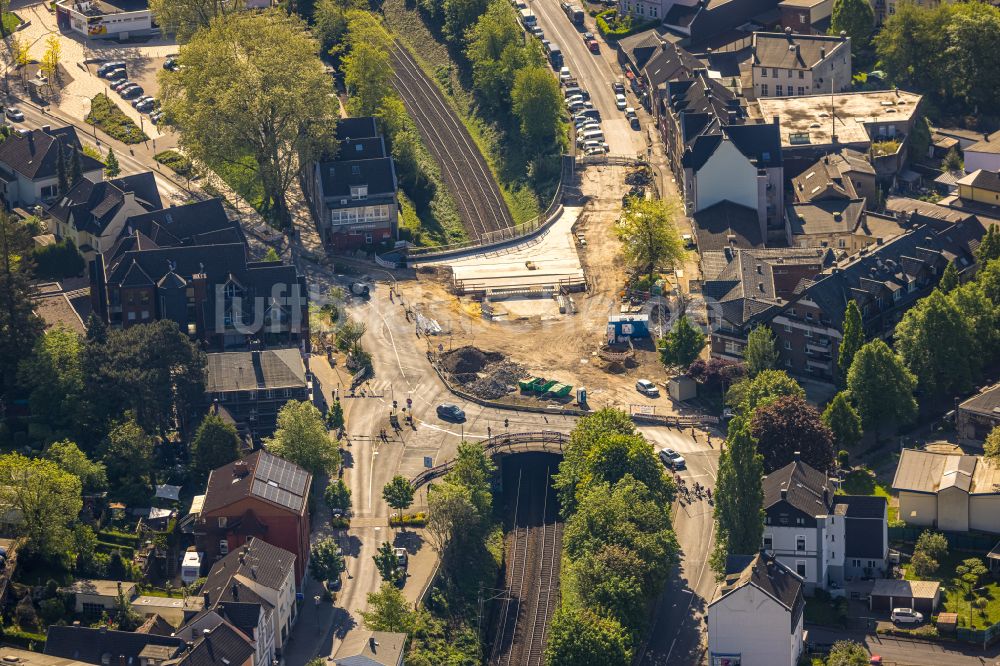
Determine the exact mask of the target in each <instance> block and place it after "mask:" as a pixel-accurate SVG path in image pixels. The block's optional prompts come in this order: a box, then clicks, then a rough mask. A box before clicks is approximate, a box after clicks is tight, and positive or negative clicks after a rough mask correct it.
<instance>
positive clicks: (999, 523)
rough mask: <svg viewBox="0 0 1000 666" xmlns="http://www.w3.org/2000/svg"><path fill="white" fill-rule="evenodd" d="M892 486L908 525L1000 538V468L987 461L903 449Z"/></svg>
mask: <svg viewBox="0 0 1000 666" xmlns="http://www.w3.org/2000/svg"><path fill="white" fill-rule="evenodd" d="M892 487H893V489H894V490H895V491H897V492H898V493H899V518H900V520H903V521H905V522H906V524H907V525H914V526H919V527H935V528H937V529H939V530H942V531H945V532H968V531H969V530H974V531H979V532H990V533H992V534H1000V466H998V465H996V464H995V463H993V462H991V461H990V460H988V459H986V458H982V457H979V456H970V455H959V454H945V453H933V452H931V451H919V450H916V449H904V450H903V452H902V454H901V455H900V457H899V463H898V464H897V466H896V476H895V477H894V478H893V480H892Z"/></svg>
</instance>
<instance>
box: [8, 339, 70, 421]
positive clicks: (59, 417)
mask: <svg viewBox="0 0 1000 666" xmlns="http://www.w3.org/2000/svg"><path fill="white" fill-rule="evenodd" d="M82 349H83V345H82V343H81V342H80V336H79V335H77V334H76V333H75V332H74V331H71V330H69V329H68V328H66V327H65V326H62V325H57V326H55V327H53V328H51V329H49V330H48V331H46V332H45V334H44V335H42V336H41V337H40V338H38V339H37V340H36V342H35V346H34V349H33V350H32V352H31V356H29V357H28V358H25V359H24V360H22V361H21V363H20V367H19V368H18V376H19V380H20V384H21V386H23V387H25V388H26V389H28V391H29V401H28V403H29V405H30V406H31V414H32V416H34V417H35V418H37V419H38V420H39V421H40V422H41V423H46V424H49V425H51V426H52V427H53V428H55V429H56V430H60V431H67V430H72V429H73V427H74V426H75V424H76V417H77V415H78V414H79V411H80V410H79V405H80V400H81V399H82V397H83V396H82V394H83V368H82Z"/></svg>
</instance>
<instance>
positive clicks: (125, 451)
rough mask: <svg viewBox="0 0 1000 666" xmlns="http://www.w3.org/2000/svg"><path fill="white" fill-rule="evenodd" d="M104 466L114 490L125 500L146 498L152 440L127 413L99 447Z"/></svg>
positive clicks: (151, 456) (151, 463) (150, 469)
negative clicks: (124, 418)
mask: <svg viewBox="0 0 1000 666" xmlns="http://www.w3.org/2000/svg"><path fill="white" fill-rule="evenodd" d="M102 457H103V459H104V464H105V466H106V467H107V470H108V478H109V479H110V480H111V486H112V488H114V489H115V491H116V492H117V493H118V494H119V495H120V496H121V497H123V498H125V499H127V500H128V501H133V500H139V499H140V498H143V499H145V498H148V492H149V486H150V478H149V474H150V472H151V471H152V469H153V438H152V437H150V436H149V435H148V434H146V432H145V431H144V430H143V429H142V427H141V426H140V425H139V424H138V423H137V422H136V420H135V415H134V414H132V413H129V414H127V415H126V420H124V421H121V422H119V423H117V424H115V425H114V426H113V427H112V428H111V431H110V432H109V433H108V436H107V439H106V440H105V442H104V446H103V455H102Z"/></svg>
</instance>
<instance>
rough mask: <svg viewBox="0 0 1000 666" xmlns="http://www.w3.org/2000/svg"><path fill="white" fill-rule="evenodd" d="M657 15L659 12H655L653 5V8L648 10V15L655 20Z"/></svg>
mask: <svg viewBox="0 0 1000 666" xmlns="http://www.w3.org/2000/svg"><path fill="white" fill-rule="evenodd" d="M658 13H659V11H658V10H657V8H656V6H655V5H654V6H653V7H650V8H649V15H650V16H651V17H653V18H656V17H657V14H658Z"/></svg>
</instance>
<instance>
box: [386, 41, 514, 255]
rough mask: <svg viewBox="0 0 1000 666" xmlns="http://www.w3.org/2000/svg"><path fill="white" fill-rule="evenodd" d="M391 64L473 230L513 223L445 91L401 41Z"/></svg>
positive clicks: (394, 78) (473, 234)
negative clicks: (420, 65) (434, 81)
mask: <svg viewBox="0 0 1000 666" xmlns="http://www.w3.org/2000/svg"><path fill="white" fill-rule="evenodd" d="M392 69H393V75H392V83H393V87H395V88H396V91H397V92H398V93H399V95H400V97H401V98H402V99H403V105H404V106H405V107H406V110H407V112H408V113H409V114H410V117H411V118H413V121H414V122H415V123H416V125H417V130H418V131H419V132H420V136H421V138H422V139H423V141H424V144H425V145H426V146H427V149H428V150H429V151H430V153H431V155H432V156H433V157H434V159H435V161H437V163H438V165H439V166H440V167H441V175H442V177H443V178H444V181H445V184H446V185H447V186H448V189H449V190H451V193H452V195H453V198H454V199H455V205H456V206H457V207H458V212H459V215H461V217H462V222H463V223H464V224H465V228H466V230H467V231H468V232H469V235H470V236H471V237H473V238H475V239H478V238H480V237H481V236H482V235H484V234H486V233H488V232H490V231H498V230H500V229H506V228H507V227H512V226H514V219H513V218H512V217H511V214H510V210H508V208H507V204H506V202H505V201H504V199H503V196H502V195H501V193H500V188H499V186H498V185H497V183H496V180H495V179H494V177H493V174H492V172H491V171H490V170H489V167H488V165H487V164H486V160H485V159H484V158H483V155H482V153H480V152H479V147H478V146H477V145H476V144H475V142H474V141H473V140H472V137H471V136H469V133H468V131H467V130H466V129H465V126H464V125H462V123H461V121H460V120H459V119H458V118H457V117H456V116H455V112H454V110H452V108H451V107H450V106H449V105H448V103H447V102H446V101H445V100H444V99H443V98H442V94H441V91H440V90H439V89H438V88H437V86H436V85H434V83H433V82H432V81H430V80H429V79H428V78H427V76H426V75H425V74H424V72H423V70H421V69H420V67H419V66H418V65H417V63H416V61H415V60H414V59H413V56H411V55H410V53H409V52H408V51H407V50H406V48H405V47H403V46H402V45H401V44H400V43H399V42H398V41H397V42H396V47H395V49H393V53H392Z"/></svg>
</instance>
